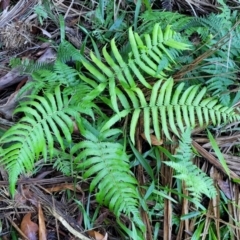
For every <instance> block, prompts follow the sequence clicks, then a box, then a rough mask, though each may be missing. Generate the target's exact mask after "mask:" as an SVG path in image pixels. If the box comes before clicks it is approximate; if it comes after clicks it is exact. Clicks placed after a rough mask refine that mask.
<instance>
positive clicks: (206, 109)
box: [102, 78, 240, 143]
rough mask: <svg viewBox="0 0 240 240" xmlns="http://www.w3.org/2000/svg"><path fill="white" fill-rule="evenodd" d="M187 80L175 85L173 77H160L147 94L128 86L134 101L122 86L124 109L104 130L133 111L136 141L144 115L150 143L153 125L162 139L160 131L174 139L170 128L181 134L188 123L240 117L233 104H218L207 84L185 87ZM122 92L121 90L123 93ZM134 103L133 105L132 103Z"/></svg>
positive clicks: (133, 132) (157, 135)
mask: <svg viewBox="0 0 240 240" xmlns="http://www.w3.org/2000/svg"><path fill="white" fill-rule="evenodd" d="M183 88H184V83H181V84H179V85H178V87H177V88H176V89H174V88H173V79H171V78H170V79H168V80H167V81H163V80H159V81H157V82H156V83H155V84H154V86H153V88H152V90H151V94H150V97H149V98H148V97H146V96H144V93H143V92H142V90H141V89H140V88H137V87H136V88H132V90H130V89H124V91H125V92H126V95H127V96H128V97H129V98H130V100H131V102H128V104H126V103H125V101H127V100H126V99H124V101H123V100H121V99H120V97H121V94H123V95H124V93H123V92H122V91H121V90H120V89H118V94H117V95H118V96H120V97H119V100H120V102H121V103H122V105H123V108H124V110H122V111H120V112H117V113H116V114H115V115H114V116H113V117H112V118H111V119H110V120H109V121H108V122H107V123H106V124H105V125H104V127H103V129H102V130H103V131H105V130H107V129H108V128H110V127H111V126H112V125H113V124H115V123H116V122H117V121H119V120H120V119H121V118H122V117H125V116H127V115H128V114H130V113H131V114H132V117H131V122H130V137H131V140H132V142H133V143H134V142H135V140H134V139H135V132H136V125H137V122H138V120H139V118H140V117H141V114H142V115H143V120H144V121H143V122H144V134H145V136H146V139H147V140H148V142H149V143H150V142H151V141H150V129H151V128H153V129H154V131H155V135H156V137H157V138H158V139H159V140H160V139H161V136H160V132H161V131H163V133H164V134H165V136H166V137H167V138H168V139H171V137H170V133H169V129H170V131H172V132H173V133H174V134H176V135H177V136H180V134H179V132H183V131H184V129H185V127H192V128H193V127H195V126H205V125H209V124H210V123H212V124H213V125H219V124H221V123H226V122H230V121H235V120H238V119H240V115H238V114H237V113H235V112H234V109H233V108H229V107H225V106H224V105H221V104H218V100H217V99H216V98H211V97H209V98H206V99H204V95H205V94H206V90H207V89H206V88H205V87H203V88H202V89H200V85H192V86H191V87H189V88H187V89H186V90H183ZM120 93H121V94H120ZM128 106H131V107H128Z"/></svg>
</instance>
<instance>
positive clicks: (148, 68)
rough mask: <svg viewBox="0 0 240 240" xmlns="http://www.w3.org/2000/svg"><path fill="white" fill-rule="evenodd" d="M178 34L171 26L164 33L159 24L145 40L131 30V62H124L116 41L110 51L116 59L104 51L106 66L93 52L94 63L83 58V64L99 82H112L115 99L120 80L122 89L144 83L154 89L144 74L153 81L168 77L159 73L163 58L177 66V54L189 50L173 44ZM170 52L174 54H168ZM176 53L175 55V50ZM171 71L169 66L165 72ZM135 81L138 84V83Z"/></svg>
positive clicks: (187, 47)
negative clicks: (115, 89) (175, 63)
mask: <svg viewBox="0 0 240 240" xmlns="http://www.w3.org/2000/svg"><path fill="white" fill-rule="evenodd" d="M174 35H175V32H174V31H173V30H172V29H171V28H170V26H168V27H167V28H166V29H165V30H164V31H162V29H161V27H160V26H159V24H156V25H155V26H154V28H153V31H152V35H151V36H150V35H149V34H146V35H144V38H143V39H142V38H141V37H140V36H139V35H138V34H137V33H134V32H133V31H132V29H131V28H130V30H129V42H130V45H131V52H129V54H128V56H129V57H128V61H127V62H125V61H124V60H123V57H122V56H121V54H120V53H119V51H118V49H117V46H116V43H115V40H114V39H113V40H112V41H111V49H112V53H113V57H114V58H113V57H112V56H111V55H110V54H109V53H108V52H107V50H106V47H104V48H103V51H102V52H103V58H104V60H105V62H106V63H104V62H103V61H101V60H100V59H98V58H97V56H95V55H94V54H93V53H92V52H91V53H90V57H91V60H92V62H93V63H94V64H95V65H94V64H92V63H90V62H89V61H87V59H85V58H82V64H83V65H84V66H85V68H86V69H87V70H88V71H89V72H90V73H91V74H92V75H93V77H94V78H95V79H96V80H97V81H98V82H109V86H110V87H109V89H110V91H111V92H110V95H111V96H112V99H115V98H116V96H115V95H114V92H112V89H113V88H114V86H115V85H116V82H117V81H115V80H116V79H118V81H119V82H120V84H121V85H122V86H123V87H127V88H131V87H135V86H136V84H138V83H141V84H142V85H144V86H145V87H147V88H151V85H150V84H149V83H148V82H147V81H146V79H145V77H144V75H143V73H145V74H147V75H149V76H152V77H154V78H162V77H165V76H166V74H165V73H164V72H163V71H159V64H160V62H161V59H162V56H163V55H165V56H167V57H168V59H169V62H174V55H175V54H176V51H180V50H185V49H189V47H190V46H189V45H187V44H185V43H182V42H178V41H176V40H174ZM169 49H171V50H169ZM173 49H175V51H174V50H173ZM165 70H170V64H169V65H168V66H167V67H166V68H165ZM81 78H82V80H84V81H86V82H89V79H88V78H87V77H86V76H84V75H81ZM134 79H137V80H138V81H137V82H135V80H134Z"/></svg>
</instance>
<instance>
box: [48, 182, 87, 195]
mask: <svg viewBox="0 0 240 240" xmlns="http://www.w3.org/2000/svg"><path fill="white" fill-rule="evenodd" d="M45 189H46V190H47V191H48V192H60V191H63V190H66V189H69V190H72V191H74V192H81V193H82V190H81V188H80V187H79V186H78V185H74V184H73V183H62V184H59V185H57V186H53V187H51V188H45Z"/></svg>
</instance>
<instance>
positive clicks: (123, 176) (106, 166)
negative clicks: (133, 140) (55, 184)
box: [71, 121, 144, 231]
mask: <svg viewBox="0 0 240 240" xmlns="http://www.w3.org/2000/svg"><path fill="white" fill-rule="evenodd" d="M83 122H85V123H86V121H83ZM87 125H88V126H87V130H84V131H82V132H81V133H82V134H83V135H84V136H85V138H86V140H84V141H81V142H80V143H78V144H75V145H74V146H73V148H72V149H71V154H72V155H73V156H75V159H74V163H73V164H74V169H76V170H77V171H79V172H82V173H83V177H84V178H91V184H90V191H93V190H96V189H97V194H96V199H97V201H98V202H99V203H100V204H102V205H105V206H108V207H109V209H110V210H111V211H112V212H113V213H114V214H115V215H116V216H117V218H119V217H120V214H121V213H122V212H123V213H125V214H126V215H127V216H129V217H130V218H131V219H132V220H133V222H134V223H135V224H136V225H137V226H138V227H139V228H140V229H141V230H142V231H144V225H143V222H142V220H141V217H140V214H139V210H138V207H139V194H138V191H137V181H136V179H135V177H134V175H133V173H132V172H131V171H130V164H129V157H128V155H127V154H126V153H125V151H124V147H123V145H122V144H121V143H119V142H118V141H117V136H118V134H119V129H111V130H107V131H105V132H100V129H97V128H94V126H89V123H87ZM85 126H86V124H85ZM99 126H101V125H99Z"/></svg>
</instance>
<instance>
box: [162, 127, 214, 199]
mask: <svg viewBox="0 0 240 240" xmlns="http://www.w3.org/2000/svg"><path fill="white" fill-rule="evenodd" d="M191 142H192V139H191V128H187V129H186V131H184V132H183V134H182V136H181V139H180V141H179V147H178V149H177V153H176V155H174V157H175V158H176V161H175V162H173V161H165V162H164V163H165V164H166V165H168V166H170V167H171V168H173V169H174V170H175V171H176V173H177V175H175V177H176V178H177V179H180V180H183V181H185V183H186V186H187V189H188V190H189V191H190V194H191V196H192V197H193V198H192V201H193V202H194V203H196V204H198V203H200V201H201V195H202V194H205V195H206V196H208V197H209V198H213V197H215V196H216V189H215V187H214V184H213V180H212V179H211V178H210V177H208V176H207V175H206V174H205V173H204V172H203V171H201V170H200V169H199V168H198V167H197V166H196V165H194V164H193V163H192V161H191V160H192V157H193V152H192V148H191Z"/></svg>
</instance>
